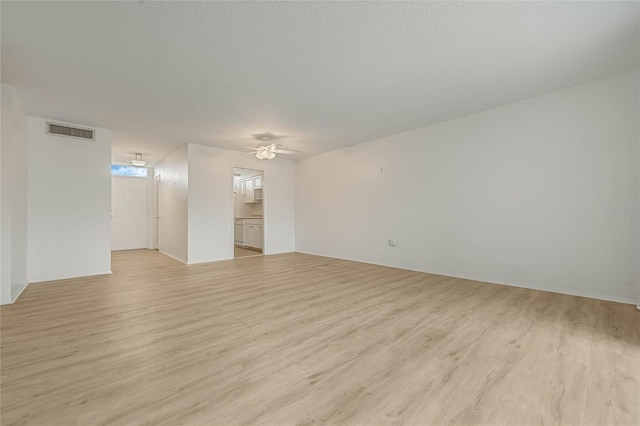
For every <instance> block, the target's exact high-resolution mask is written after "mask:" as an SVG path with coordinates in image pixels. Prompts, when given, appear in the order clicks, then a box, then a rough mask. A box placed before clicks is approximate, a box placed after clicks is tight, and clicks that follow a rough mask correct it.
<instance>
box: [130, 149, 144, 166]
mask: <svg viewBox="0 0 640 426" xmlns="http://www.w3.org/2000/svg"><path fill="white" fill-rule="evenodd" d="M131 164H133V165H134V166H137V167H144V166H146V165H147V162H146V161H144V160H143V159H142V154H140V153H139V152H136V159H135V160H131Z"/></svg>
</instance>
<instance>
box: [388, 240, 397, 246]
mask: <svg viewBox="0 0 640 426" xmlns="http://www.w3.org/2000/svg"><path fill="white" fill-rule="evenodd" d="M397 245H398V240H396V239H395V238H392V239H390V240H389V246H390V247H396V246H397Z"/></svg>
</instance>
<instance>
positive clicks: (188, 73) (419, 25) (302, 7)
mask: <svg viewBox="0 0 640 426" xmlns="http://www.w3.org/2000/svg"><path fill="white" fill-rule="evenodd" d="M1 8H2V10H1V12H2V27H1V31H2V34H1V35H2V81H4V82H7V83H10V84H14V85H16V86H18V88H20V89H22V93H23V95H24V97H25V102H26V105H27V109H28V111H29V113H30V114H33V115H38V116H43V117H48V118H53V119H58V120H65V121H69V122H76V123H81V124H88V125H95V126H100V127H106V128H109V129H113V130H114V131H115V132H116V134H115V140H114V143H113V152H114V160H115V161H128V160H129V159H131V158H132V157H133V153H135V152H142V153H143V154H144V157H145V159H147V160H149V161H150V163H154V162H157V161H158V160H160V159H162V158H163V157H165V156H166V155H167V154H169V153H170V152H171V151H173V150H174V149H176V148H177V147H178V146H180V145H182V144H184V143H186V142H193V143H199V144H204V145H211V146H218V147H222V148H232V149H233V147H234V146H238V145H246V144H248V143H249V144H252V145H254V146H255V145H256V143H257V141H255V140H252V139H251V135H252V134H255V133H260V132H271V133H273V134H276V135H280V136H283V138H282V139H280V142H281V143H283V144H284V145H285V146H286V147H287V148H292V149H296V150H300V151H301V154H300V155H298V158H299V157H304V156H309V155H313V154H317V153H321V152H325V151H329V150H333V149H336V148H339V147H344V146H348V145H353V144H356V143H360V142H364V141H367V140H371V139H375V138H378V137H382V136H387V135H391V134H394V133H398V132H402V131H405V130H410V129H414V128H418V127H422V126H425V125H428V124H430V123H434V122H437V121H442V120H445V119H448V118H452V117H455V116H460V115H464V114H467V113H470V112H474V111H478V110H482V109H487V108H491V107H494V106H497V105H500V104H504V103H508V102H512V101H515V100H518V99H523V98H527V97H530V96H533V95H537V94H540V93H544V92H548V91H552V90H556V89H559V88H562V87H567V86H570V85H574V84H578V83H582V82H586V81H589V80H593V79H596V78H599V77H602V76H605V75H610V74H614V73H617V72H622V71H626V70H629V69H633V68H637V67H638V50H639V42H638V40H639V38H640V35H639V24H638V20H639V19H638V16H639V3H638V2H531V3H530V2H496V3H488V2H466V3H461V2H410V3H409V2H407V3H405V2H376V3H370V2H258V3H256V2H215V3H213V2H2V4H1ZM282 157H286V156H282ZM288 158H296V156H293V157H291V156H289V157H288Z"/></svg>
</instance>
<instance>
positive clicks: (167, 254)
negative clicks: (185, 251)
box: [158, 250, 188, 265]
mask: <svg viewBox="0 0 640 426" xmlns="http://www.w3.org/2000/svg"><path fill="white" fill-rule="evenodd" d="M158 251H159V252H160V253H162V254H164V255H165V256H169V257H170V258H172V259H175V260H177V261H178V262H180V263H184V264H185V265H188V263H187V261H186V260H184V259H180V258H179V257H178V256H174V255H172V254H169V253H167V252H166V251H162V250H158Z"/></svg>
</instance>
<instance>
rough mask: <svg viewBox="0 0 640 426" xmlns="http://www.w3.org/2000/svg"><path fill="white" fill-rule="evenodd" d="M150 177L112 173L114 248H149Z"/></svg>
mask: <svg viewBox="0 0 640 426" xmlns="http://www.w3.org/2000/svg"><path fill="white" fill-rule="evenodd" d="M147 182H148V179H147V178H140V177H133V176H111V250H131V249H143V248H147V240H148V238H147V228H148V226H147V225H148V223H147V222H148V220H147V219H148V208H147V202H148V198H149V193H148V185H147Z"/></svg>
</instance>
